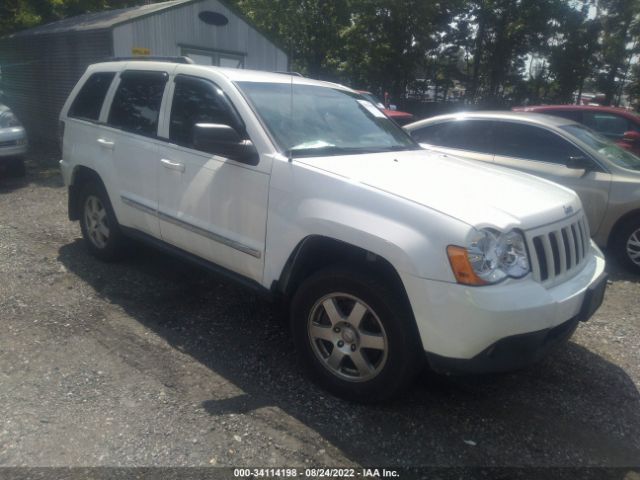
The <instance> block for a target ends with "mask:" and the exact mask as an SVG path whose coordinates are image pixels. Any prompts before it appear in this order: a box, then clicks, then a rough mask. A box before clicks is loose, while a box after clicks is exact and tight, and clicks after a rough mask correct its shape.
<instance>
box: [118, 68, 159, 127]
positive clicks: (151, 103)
mask: <svg viewBox="0 0 640 480" xmlns="http://www.w3.org/2000/svg"><path fill="white" fill-rule="evenodd" d="M167 78H168V76H167V74H166V73H164V72H141V71H135V72H134V71H126V72H123V73H122V74H121V75H120V85H118V90H116V94H115V96H114V97H113V102H112V104H111V111H110V112H109V120H108V122H107V123H108V124H109V125H111V126H112V127H115V128H120V129H122V130H125V131H127V132H131V133H137V134H138V135H144V136H146V137H154V136H156V135H157V132H158V117H159V115H160V104H161V103H162V95H163V93H164V87H165V84H166V83H167Z"/></svg>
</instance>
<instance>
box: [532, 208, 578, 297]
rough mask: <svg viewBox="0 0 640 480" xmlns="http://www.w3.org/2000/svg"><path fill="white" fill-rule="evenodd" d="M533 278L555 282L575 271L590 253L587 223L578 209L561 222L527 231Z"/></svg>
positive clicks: (549, 282) (546, 283) (545, 283)
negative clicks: (576, 213)
mask: <svg viewBox="0 0 640 480" xmlns="http://www.w3.org/2000/svg"><path fill="white" fill-rule="evenodd" d="M527 246H528V247H529V256H530V261H531V271H532V273H533V278H534V279H535V280H536V281H538V282H541V283H542V284H543V285H545V286H552V285H556V284H558V283H560V282H562V281H563V280H565V279H566V278H568V277H571V276H573V275H574V274H575V273H577V272H578V271H579V270H580V269H581V267H582V266H583V264H584V261H585V259H586V257H587V255H588V253H589V249H590V240H589V225H588V223H587V220H586V218H585V216H584V215H583V214H582V213H580V214H578V215H574V216H572V217H571V218H568V219H566V220H564V221H562V222H558V223H555V224H553V225H547V226H545V227H541V228H539V229H535V230H533V231H529V232H527Z"/></svg>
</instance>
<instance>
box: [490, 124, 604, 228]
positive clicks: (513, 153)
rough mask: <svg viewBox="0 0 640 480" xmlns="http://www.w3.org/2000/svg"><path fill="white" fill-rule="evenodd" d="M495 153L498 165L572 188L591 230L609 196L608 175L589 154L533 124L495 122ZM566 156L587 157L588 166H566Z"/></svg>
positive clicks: (598, 223) (599, 218)
mask: <svg viewBox="0 0 640 480" xmlns="http://www.w3.org/2000/svg"><path fill="white" fill-rule="evenodd" d="M496 138H499V139H500V140H499V141H496V142H495V157H494V159H495V160H494V161H495V163H496V164H498V165H502V166H505V167H509V168H515V169H517V170H522V171H524V172H527V173H531V174H533V175H537V176H539V177H543V178H546V179H548V180H551V181H554V182H556V183H559V184H561V185H564V186H565V187H569V188H571V189H572V190H575V191H576V193H577V194H578V196H579V197H580V200H581V201H582V205H583V207H584V209H585V213H586V215H587V218H588V220H589V226H590V229H591V233H592V234H595V232H596V231H597V230H598V227H599V226H600V223H601V222H602V218H603V216H604V213H605V211H606V209H607V203H608V200H609V188H610V184H611V175H610V174H609V173H606V172H604V171H603V170H602V168H601V167H599V166H598V165H597V163H596V162H593V160H592V159H590V156H589V155H588V154H587V153H585V152H583V151H582V150H580V149H579V148H578V147H577V146H575V145H573V144H572V143H571V142H569V141H568V140H566V139H565V138H563V137H562V136H560V135H559V134H557V133H555V132H553V131H551V130H547V129H545V128H542V127H538V126H535V125H527V124H523V123H512V122H500V123H497V124H496ZM570 157H583V158H584V159H585V160H586V161H589V160H591V162H592V165H591V168H589V169H580V168H569V167H568V166H567V164H568V163H570Z"/></svg>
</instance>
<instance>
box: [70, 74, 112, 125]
mask: <svg viewBox="0 0 640 480" xmlns="http://www.w3.org/2000/svg"><path fill="white" fill-rule="evenodd" d="M115 76H116V74H115V72H100V73H94V74H93V75H91V76H90V77H89V78H88V79H87V81H86V82H84V85H83V86H82V88H81V89H80V91H79V92H78V95H76V98H75V100H74V101H73V103H72V104H71V107H70V108H69V114H68V115H69V116H70V117H73V118H82V119H85V120H95V121H97V120H98V118H99V117H100V110H101V109H102V102H104V97H105V96H106V95H107V90H109V86H110V85H111V82H112V80H113V77H115Z"/></svg>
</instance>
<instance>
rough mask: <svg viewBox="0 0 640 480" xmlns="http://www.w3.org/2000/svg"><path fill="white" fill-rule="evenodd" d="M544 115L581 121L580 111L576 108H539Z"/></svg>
mask: <svg viewBox="0 0 640 480" xmlns="http://www.w3.org/2000/svg"><path fill="white" fill-rule="evenodd" d="M536 113H542V114H544V115H554V116H556V117H562V118H566V119H568V120H573V121H574V122H581V121H582V112H579V111H577V110H541V111H540V112H536Z"/></svg>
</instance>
